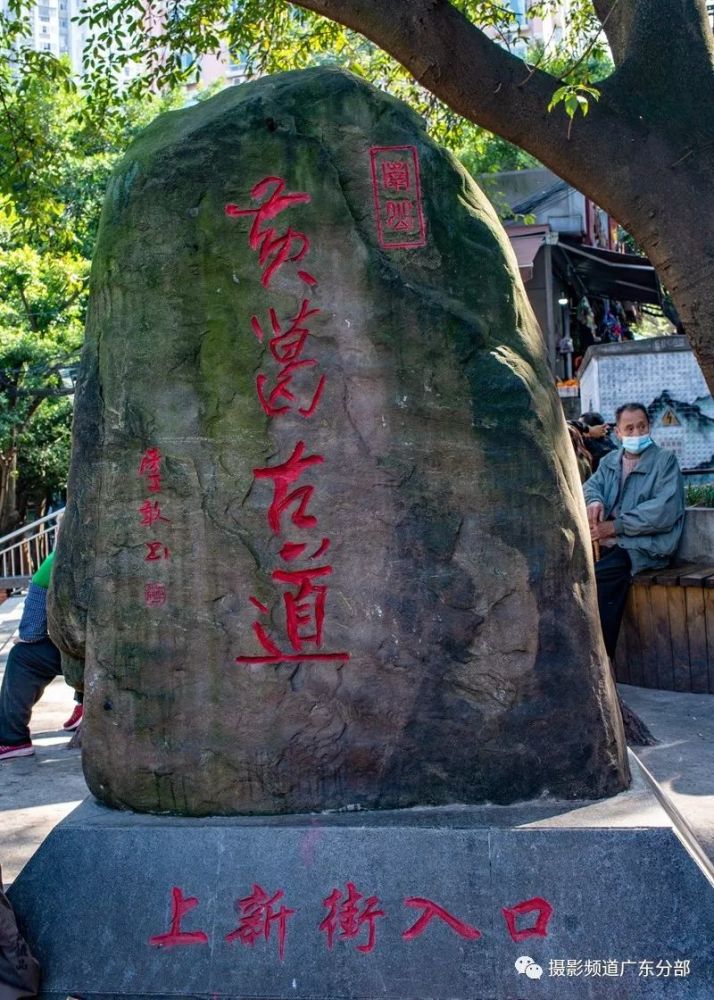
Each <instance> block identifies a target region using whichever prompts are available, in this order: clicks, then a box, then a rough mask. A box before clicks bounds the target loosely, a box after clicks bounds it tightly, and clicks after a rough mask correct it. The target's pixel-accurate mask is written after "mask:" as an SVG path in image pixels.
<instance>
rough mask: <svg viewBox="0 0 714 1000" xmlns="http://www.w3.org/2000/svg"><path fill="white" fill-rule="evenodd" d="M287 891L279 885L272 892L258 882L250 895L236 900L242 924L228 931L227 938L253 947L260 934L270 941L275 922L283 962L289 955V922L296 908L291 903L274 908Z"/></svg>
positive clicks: (239, 921) (237, 911) (239, 920)
mask: <svg viewBox="0 0 714 1000" xmlns="http://www.w3.org/2000/svg"><path fill="white" fill-rule="evenodd" d="M284 895H285V893H284V892H283V890H282V889H279V890H278V891H277V892H276V893H273V895H272V896H271V895H269V894H268V893H267V892H266V891H265V889H263V887H262V886H260V885H256V884H254V885H253V891H252V892H251V894H250V895H249V896H246V897H245V898H244V899H239V900H236V913H237V914H238V918H239V919H238V926H237V927H236V929H235V930H234V931H231V932H230V934H226V941H241V942H242V943H243V944H245V945H248V946H249V947H251V948H252V947H253V945H254V944H255V942H256V941H257V940H258V938H261V937H262V938H265V940H266V941H269V940H270V933H271V931H272V929H273V926H275V927H276V931H277V936H278V955H279V956H280V961H281V962H282V961H283V958H284V957H285V938H286V936H287V922H288V919H289V918H290V917H291V916H292V915H293V914H294V913H295V912H296V911H295V910H291V909H290V908H289V907H287V906H281V907H280V909H277V910H276V909H274V907H275V906H276V904H277V903H279V902H280V900H281V899H282V898H283V896H284Z"/></svg>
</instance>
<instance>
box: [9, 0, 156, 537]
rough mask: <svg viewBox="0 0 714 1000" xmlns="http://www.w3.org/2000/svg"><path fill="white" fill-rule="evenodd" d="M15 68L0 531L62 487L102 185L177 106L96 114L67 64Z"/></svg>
mask: <svg viewBox="0 0 714 1000" xmlns="http://www.w3.org/2000/svg"><path fill="white" fill-rule="evenodd" d="M1 21H2V19H1V18H0V22H1ZM2 27H3V25H2V24H0V28H2ZM4 30H5V31H7V19H5V22H4ZM20 65H21V67H22V69H23V72H22V73H17V74H16V75H15V76H13V75H12V74H11V73H10V72H9V71H8V72H4V71H5V70H8V67H7V66H5V67H2V66H0V105H1V108H2V113H0V533H2V532H3V531H6V530H9V529H10V528H11V527H12V525H13V523H14V522H16V521H18V520H20V519H21V518H22V517H23V516H24V513H25V508H26V507H27V504H28V503H31V504H32V505H33V506H35V507H37V506H38V505H40V504H41V503H42V502H44V501H45V500H46V499H47V498H49V497H50V496H51V495H52V494H53V493H57V492H59V491H61V490H63V489H64V486H65V483H66V476H67V464H68V454H69V428H70V422H71V404H70V399H69V396H70V395H71V392H72V385H71V380H70V379H69V374H70V370H71V368H72V366H73V365H76V363H77V361H78V357H79V350H80V346H81V343H82V337H83V329H84V315H85V309H86V301H87V292H88V278H89V268H90V260H91V254H92V250H93V246H94V240H95V236H96V231H97V227H98V224H99V215H100V211H101V204H102V200H103V197H104V189H105V187H106V183H107V180H108V177H109V173H110V171H111V169H112V165H113V163H114V162H115V160H116V158H117V157H118V156H119V154H120V153H121V152H123V150H124V149H125V147H126V145H127V143H128V141H129V139H130V137H131V135H132V134H133V133H134V132H136V130H137V129H138V128H140V127H141V126H143V125H144V124H146V123H147V122H148V121H149V120H150V119H151V118H152V117H154V115H155V114H156V113H157V111H159V110H161V109H162V108H163V107H166V106H169V105H170V104H171V103H175V101H173V99H172V101H169V100H163V101H159V100H157V99H156V98H152V97H144V98H143V99H137V98H133V99H130V100H129V101H125V102H123V103H122V105H121V106H120V107H117V108H115V109H114V113H113V114H111V115H108V116H105V117H104V118H99V117H98V116H96V115H88V114H87V113H86V108H87V101H86V98H85V97H84V96H83V95H82V94H80V93H79V92H78V91H77V89H76V87H75V86H74V85H73V83H72V82H71V79H70V76H69V67H68V64H64V63H60V64H58V65H59V69H57V68H56V67H54V68H53V65H52V61H51V60H47V59H44V58H42V59H40V61H39V62H37V63H36V62H34V61H33V60H30V61H29V63H24V62H22V61H21V62H20Z"/></svg>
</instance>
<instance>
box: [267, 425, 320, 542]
mask: <svg viewBox="0 0 714 1000" xmlns="http://www.w3.org/2000/svg"><path fill="white" fill-rule="evenodd" d="M304 454H305V443H304V441H298V443H297V444H296V445H295V448H294V450H293V453H292V455H291V456H290V458H288V460H287V461H286V462H282V463H281V464H280V465H274V466H272V467H271V466H267V467H266V468H263V469H253V474H254V475H255V478H256V479H272V480H273V500H272V502H271V504H270V508H269V510H268V524H269V525H270V527H271V528H272V530H273V532H274V533H275V534H276V535H279V534H280V532H281V530H282V516H283V514H284V513H285V512H286V511H288V510H289V509H290V508H291V507H293V508H294V510H293V511H292V513H291V515H290V520H291V522H292V523H293V524H294V525H295V527H297V528H314V526H315V525H316V524H317V518H316V517H314V516H313V515H312V514H309V513H308V511H307V507H308V504H309V503H310V498H311V497H312V494H313V493H314V491H315V487H314V486H300V487H298V488H297V489H296V490H292V491H290V487H291V486H292V485H293V483H295V482H297V480H298V479H299V478H300V476H301V475H302V474H303V472H304V471H305V469H308V468H310V466H311V465H319V464H320V463H322V462H324V461H325V460H324V458H323V457H322V455H307V456H306V457H303V456H304Z"/></svg>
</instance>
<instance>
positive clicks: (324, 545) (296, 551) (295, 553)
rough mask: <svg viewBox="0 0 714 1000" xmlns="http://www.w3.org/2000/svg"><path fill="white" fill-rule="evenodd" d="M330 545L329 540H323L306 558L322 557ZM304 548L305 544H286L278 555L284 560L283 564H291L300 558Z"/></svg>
mask: <svg viewBox="0 0 714 1000" xmlns="http://www.w3.org/2000/svg"><path fill="white" fill-rule="evenodd" d="M330 544H331V542H330V539H329V538H323V539H322V541H321V542H320V544H319V546H318V547H317V548H316V549H315V551H314V552H313V553H312V555H310V556H308V558H309V559H317V558H319V556H322V555H324V554H325V552H327V550H328V549H329V547H330ZM306 548H307V542H286V543H285V545H283V547H282V548H281V550H280V552H279V555H280V558H281V559H284V560H285V562H292V561H293V559H297V558H298V557H299V556H301V555H302V554H303V553H304V552H305V549H306Z"/></svg>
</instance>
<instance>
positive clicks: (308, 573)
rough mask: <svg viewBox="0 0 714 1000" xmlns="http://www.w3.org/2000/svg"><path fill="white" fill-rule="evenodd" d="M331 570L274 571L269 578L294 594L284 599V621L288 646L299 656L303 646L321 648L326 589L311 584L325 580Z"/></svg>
mask: <svg viewBox="0 0 714 1000" xmlns="http://www.w3.org/2000/svg"><path fill="white" fill-rule="evenodd" d="M330 573H332V566H317V567H315V568H314V569H298V570H282V569H276V570H275V571H274V572H273V574H272V578H273V580H275V582H276V583H285V584H289V585H290V586H291V587H293V588H294V590H295V592H294V593H287V594H285V595H284V600H285V617H286V626H287V631H288V638H289V640H290V645H291V646H292V647H293V649H294V650H295V652H296V653H299V652H301V650H302V647H303V643H305V642H309V643H313V644H314V645H315V646H321V645H322V626H323V622H324V620H325V599H326V596H327V587H324V586H321V585H319V584H315V583H314V581H315V580H316V579H318V578H320V577H325V576H329V575H330Z"/></svg>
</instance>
